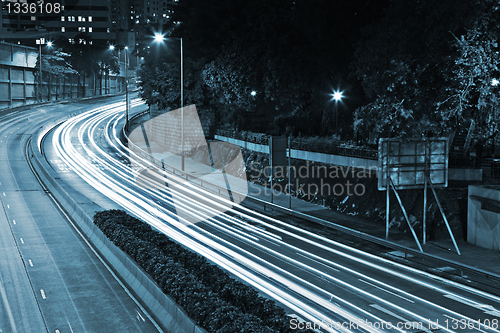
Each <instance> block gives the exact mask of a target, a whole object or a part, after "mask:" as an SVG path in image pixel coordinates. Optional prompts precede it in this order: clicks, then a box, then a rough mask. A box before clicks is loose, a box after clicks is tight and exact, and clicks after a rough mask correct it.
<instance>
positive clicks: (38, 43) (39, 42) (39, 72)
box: [36, 38, 45, 102]
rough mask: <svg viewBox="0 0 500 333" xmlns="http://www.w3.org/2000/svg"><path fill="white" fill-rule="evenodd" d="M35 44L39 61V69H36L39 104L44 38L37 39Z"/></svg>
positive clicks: (40, 98) (40, 99)
mask: <svg viewBox="0 0 500 333" xmlns="http://www.w3.org/2000/svg"><path fill="white" fill-rule="evenodd" d="M36 43H37V45H38V55H39V59H40V67H39V68H38V74H39V75H38V76H39V79H38V94H37V95H38V96H37V98H38V100H39V101H40V102H41V101H42V83H43V81H42V45H43V44H45V38H38V39H37V40H36Z"/></svg>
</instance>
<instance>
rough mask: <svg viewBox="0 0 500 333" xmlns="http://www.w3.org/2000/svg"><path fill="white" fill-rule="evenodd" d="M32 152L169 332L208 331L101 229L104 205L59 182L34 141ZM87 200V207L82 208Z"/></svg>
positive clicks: (50, 184) (45, 178)
mask: <svg viewBox="0 0 500 333" xmlns="http://www.w3.org/2000/svg"><path fill="white" fill-rule="evenodd" d="M51 126H53V125H51ZM48 127H49V126H46V127H45V128H42V129H40V130H39V131H38V132H37V134H35V135H34V136H33V140H34V142H37V141H38V135H41V134H42V133H45V132H46V131H47V128H48ZM30 155H31V160H32V162H33V166H34V168H35V169H36V171H37V173H38V175H39V176H40V178H41V180H42V182H43V183H44V184H45V186H46V187H47V188H48V189H49V190H50V192H51V193H52V194H53V195H54V197H55V198H56V199H57V201H58V202H59V203H60V204H61V205H62V206H63V207H64V208H65V210H66V211H67V212H68V214H69V215H70V216H71V217H72V219H73V220H74V221H75V222H76V223H77V225H78V227H79V228H80V230H81V231H82V232H83V233H84V234H85V235H86V237H87V238H88V239H89V241H90V242H91V243H92V244H93V245H94V247H95V249H96V250H97V251H98V252H99V253H100V254H101V255H102V257H103V258H104V259H105V260H106V262H107V263H108V264H109V265H110V267H112V268H113V270H114V271H115V272H116V273H117V275H118V276H119V277H120V279H121V281H123V282H124V283H126V284H127V286H128V287H129V289H130V290H132V291H133V292H134V293H135V294H136V295H137V296H138V297H139V298H140V299H141V301H142V303H143V304H144V305H146V306H147V307H148V308H149V312H150V313H151V314H153V316H155V317H156V319H157V321H158V323H160V325H162V326H163V327H164V328H165V329H166V330H167V331H168V332H169V333H206V331H205V330H204V329H203V328H201V327H198V326H196V324H195V323H194V322H193V321H192V320H191V319H190V318H189V317H188V316H187V315H186V314H185V313H184V312H183V311H182V309H181V308H180V307H179V306H178V305H177V304H176V303H175V302H174V301H173V300H171V299H170V298H169V297H168V296H166V295H165V294H164V293H163V292H162V291H161V289H160V288H159V287H158V286H157V285H156V283H154V282H153V281H152V280H151V279H150V278H149V277H148V275H146V273H145V272H144V271H143V270H142V269H141V268H139V267H138V266H137V265H136V264H135V263H134V262H133V261H132V260H131V259H130V258H129V257H128V256H127V255H126V254H125V253H123V251H121V250H120V249H119V248H118V247H116V246H115V245H114V244H113V243H112V242H111V241H109V239H108V238H107V237H106V236H105V235H104V234H103V233H102V232H101V230H99V228H98V227H97V226H95V225H94V223H93V218H92V217H93V213H95V212H97V211H99V210H102V208H101V207H100V206H99V205H97V204H95V203H89V202H88V200H87V199H86V198H85V197H84V196H82V195H81V194H80V193H78V192H77V191H75V190H73V189H72V188H71V187H69V186H67V185H66V184H64V183H58V182H57V181H56V178H57V174H56V173H55V172H54V171H53V170H52V168H51V167H50V166H49V165H48V163H47V162H46V160H45V158H44V157H43V156H42V154H41V153H40V151H39V150H38V148H37V145H36V144H35V145H33V142H32V144H31V145H30ZM83 203H84V204H85V206H86V210H84V209H83V208H82V207H81V205H82V204H83Z"/></svg>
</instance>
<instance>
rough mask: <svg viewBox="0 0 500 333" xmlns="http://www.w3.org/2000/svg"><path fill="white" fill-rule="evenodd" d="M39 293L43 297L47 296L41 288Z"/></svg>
mask: <svg viewBox="0 0 500 333" xmlns="http://www.w3.org/2000/svg"><path fill="white" fill-rule="evenodd" d="M40 294H41V295H42V298H43V299H46V298H47V296H45V291H44V290H43V289H40Z"/></svg>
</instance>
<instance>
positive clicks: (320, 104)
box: [141, 0, 383, 131]
mask: <svg viewBox="0 0 500 333" xmlns="http://www.w3.org/2000/svg"><path fill="white" fill-rule="evenodd" d="M381 2H383V1H378V2H377V1H375V2H371V1H369V2H367V1H362V0H354V1H350V2H340V3H339V2H332V1H320V0H308V1H306V0H295V1H290V0H275V1H266V0H256V1H252V2H249V1H242V0H237V1H235V0H221V1H218V2H217V3H216V5H214V4H213V3H210V2H207V1H203V0H183V1H182V2H180V6H179V8H178V9H176V12H175V18H174V21H180V22H182V23H181V24H180V25H178V26H169V27H163V29H162V30H163V32H167V35H166V37H167V38H168V37H177V38H178V37H182V38H183V42H184V44H183V45H184V57H185V64H184V65H185V66H184V72H185V75H186V78H188V80H187V81H186V82H185V90H184V91H185V92H186V98H187V99H189V98H190V99H191V101H192V102H196V103H202V104H204V105H206V106H209V107H211V108H217V109H220V110H226V111H227V112H231V111H232V112H235V110H236V111H238V112H266V113H267V114H271V115H272V114H274V115H276V116H277V115H280V114H281V115H288V116H293V114H297V115H299V114H300V118H301V119H299V121H301V122H303V123H304V122H306V121H308V120H314V121H313V122H312V123H311V126H313V128H314V129H315V130H317V129H318V126H317V123H318V122H321V119H322V118H323V114H324V113H325V112H327V113H331V112H332V109H333V107H332V105H333V104H332V103H331V95H330V94H331V93H332V91H333V90H334V89H336V88H337V87H340V88H342V89H346V87H349V86H352V83H350V82H348V80H347V75H348V73H349V67H348V66H347V64H348V62H349V60H350V57H351V55H352V52H353V50H354V41H355V40H356V39H357V35H358V34H359V27H360V26H362V25H363V24H366V22H370V21H371V20H372V16H374V15H375V14H374V13H377V12H379V11H380V10H381V9H380V8H379V5H380V3H381ZM346 13H348V14H346ZM165 44H166V46H162V47H161V49H159V48H160V46H158V45H153V44H151V45H150V48H149V54H148V55H147V56H146V61H145V66H144V67H143V70H142V73H141V81H142V88H143V92H142V93H143V97H144V98H145V99H147V100H148V102H149V103H156V102H159V103H160V105H161V106H162V107H168V106H169V105H172V103H173V104H174V105H172V107H177V105H178V101H179V89H177V88H176V87H177V86H178V84H175V81H177V79H178V78H179V73H178V72H179V60H178V43H176V42H175V41H165ZM177 82H178V81H177ZM252 91H255V92H256V95H255V96H253V95H251V92H252ZM347 103H350V102H349V101H347ZM298 109H299V110H301V112H297V110H298ZM304 117H306V119H304ZM329 130H330V129H329V128H328V127H326V128H325V131H329Z"/></svg>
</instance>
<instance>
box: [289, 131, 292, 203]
mask: <svg viewBox="0 0 500 333" xmlns="http://www.w3.org/2000/svg"><path fill="white" fill-rule="evenodd" d="M291 143H292V141H291V140H290V137H288V208H289V209H292V184H291V180H290V178H291V167H290V165H291V162H290V160H291V158H292V157H291V155H292V145H291Z"/></svg>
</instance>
